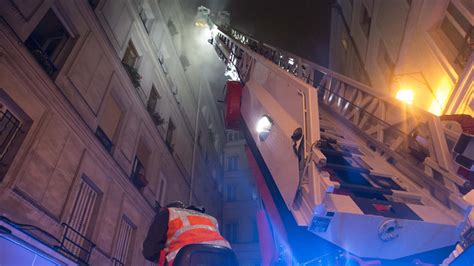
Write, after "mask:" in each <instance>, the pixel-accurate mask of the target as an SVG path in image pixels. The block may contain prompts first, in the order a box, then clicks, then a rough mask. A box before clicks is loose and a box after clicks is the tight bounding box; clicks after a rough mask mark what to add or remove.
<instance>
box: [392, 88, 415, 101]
mask: <svg viewBox="0 0 474 266" xmlns="http://www.w3.org/2000/svg"><path fill="white" fill-rule="evenodd" d="M395 98H397V100H400V101H402V102H404V103H407V104H413V99H414V98H415V93H414V92H413V90H412V89H400V90H399V91H397V95H396V96H395Z"/></svg>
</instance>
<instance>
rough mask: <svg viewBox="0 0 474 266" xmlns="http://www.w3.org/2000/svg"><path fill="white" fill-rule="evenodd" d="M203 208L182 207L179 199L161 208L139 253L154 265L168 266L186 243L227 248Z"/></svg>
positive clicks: (212, 219) (226, 244)
mask: <svg viewBox="0 0 474 266" xmlns="http://www.w3.org/2000/svg"><path fill="white" fill-rule="evenodd" d="M204 212H205V211H204V208H202V207H195V206H189V207H186V206H185V205H184V204H183V203H182V202H181V201H176V202H173V203H170V204H168V205H167V206H166V207H165V208H161V209H160V211H159V212H158V214H157V215H156V216H155V219H154V220H153V222H152V224H151V225H150V228H149V230H148V234H147V236H146V238H145V241H144V242H143V256H145V258H146V259H147V260H150V261H153V262H158V265H160V266H161V265H169V266H170V265H172V264H173V261H174V259H175V257H176V255H177V254H178V252H179V250H180V249H181V248H182V247H184V246H186V245H189V244H212V245H219V246H224V247H228V248H230V245H229V242H227V240H225V239H224V237H222V236H221V235H220V234H219V229H218V224H217V220H216V219H215V218H214V217H212V216H210V215H207V214H205V213H204Z"/></svg>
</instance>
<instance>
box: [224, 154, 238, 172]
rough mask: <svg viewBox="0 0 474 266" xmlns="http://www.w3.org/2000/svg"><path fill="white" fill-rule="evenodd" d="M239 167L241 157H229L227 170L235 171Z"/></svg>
mask: <svg viewBox="0 0 474 266" xmlns="http://www.w3.org/2000/svg"><path fill="white" fill-rule="evenodd" d="M237 169H239V157H238V156H230V157H227V170H228V171H234V170H237Z"/></svg>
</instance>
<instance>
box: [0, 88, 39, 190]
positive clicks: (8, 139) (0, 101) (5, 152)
mask: <svg viewBox="0 0 474 266" xmlns="http://www.w3.org/2000/svg"><path fill="white" fill-rule="evenodd" d="M31 123H32V120H31V119H30V117H29V116H28V115H27V114H26V113H25V112H24V111H23V110H22V109H21V108H20V107H19V106H18V105H17V104H16V103H15V102H14V101H13V100H12V99H11V98H10V97H9V96H8V95H7V94H6V93H5V91H4V90H3V89H0V182H1V181H2V180H3V178H4V177H5V175H6V173H7V171H8V169H9V168H10V165H11V163H12V162H13V160H14V159H15V156H16V154H17V152H18V150H19V149H20V146H21V144H22V143H23V140H24V139H25V137H26V134H27V133H28V130H29V129H30V126H31Z"/></svg>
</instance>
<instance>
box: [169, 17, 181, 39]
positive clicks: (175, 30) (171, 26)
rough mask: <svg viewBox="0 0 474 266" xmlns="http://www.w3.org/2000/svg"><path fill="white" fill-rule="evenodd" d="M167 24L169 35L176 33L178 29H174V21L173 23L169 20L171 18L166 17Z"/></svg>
mask: <svg viewBox="0 0 474 266" xmlns="http://www.w3.org/2000/svg"><path fill="white" fill-rule="evenodd" d="M167 25H168V30H169V32H170V34H171V36H174V35H176V34H178V30H177V29H176V26H175V25H174V23H173V21H172V20H171V18H170V19H168V23H167Z"/></svg>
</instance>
